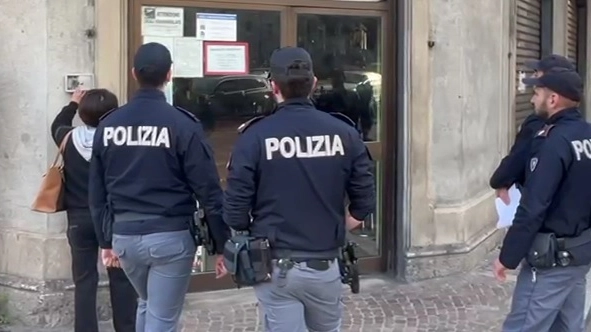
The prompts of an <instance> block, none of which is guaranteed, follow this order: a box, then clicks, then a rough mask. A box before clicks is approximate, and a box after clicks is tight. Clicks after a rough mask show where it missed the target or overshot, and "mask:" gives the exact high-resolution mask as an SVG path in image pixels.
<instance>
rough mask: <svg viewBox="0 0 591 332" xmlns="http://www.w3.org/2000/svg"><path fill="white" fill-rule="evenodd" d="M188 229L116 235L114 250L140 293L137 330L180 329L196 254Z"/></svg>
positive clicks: (173, 330)
mask: <svg viewBox="0 0 591 332" xmlns="http://www.w3.org/2000/svg"><path fill="white" fill-rule="evenodd" d="M195 250H196V248H195V243H194V240H193V236H192V235H191V234H190V233H189V231H188V230H186V231H177V232H164V233H154V234H148V235H117V234H114V235H113V251H114V252H115V254H116V255H118V256H119V260H120V262H121V267H122V268H123V270H124V271H125V274H127V276H128V278H129V280H130V281H131V283H132V284H133V287H134V288H135V290H136V291H137V293H138V295H139V298H140V299H139V304H138V310H137V321H136V328H135V330H136V332H176V331H178V325H179V320H180V316H181V312H182V309H183V304H184V302H185V295H186V293H187V289H188V287H189V281H190V279H191V268H192V265H193V259H194V257H195Z"/></svg>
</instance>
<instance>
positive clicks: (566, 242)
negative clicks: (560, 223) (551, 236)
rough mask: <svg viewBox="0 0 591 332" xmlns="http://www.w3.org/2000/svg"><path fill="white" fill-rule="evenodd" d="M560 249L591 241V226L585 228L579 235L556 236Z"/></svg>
mask: <svg viewBox="0 0 591 332" xmlns="http://www.w3.org/2000/svg"><path fill="white" fill-rule="evenodd" d="M556 242H557V245H558V250H568V249H571V248H574V247H578V246H582V245H585V244H587V243H589V242H591V228H590V229H586V230H584V231H583V232H582V233H581V235H579V236H577V237H559V238H556Z"/></svg>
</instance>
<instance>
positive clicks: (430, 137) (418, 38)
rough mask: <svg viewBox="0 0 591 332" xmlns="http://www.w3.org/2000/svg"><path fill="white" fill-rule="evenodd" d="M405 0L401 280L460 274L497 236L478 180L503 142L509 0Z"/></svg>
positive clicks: (489, 198)
mask: <svg viewBox="0 0 591 332" xmlns="http://www.w3.org/2000/svg"><path fill="white" fill-rule="evenodd" d="M407 4H409V5H410V6H412V8H411V10H410V13H409V14H410V22H411V23H410V24H411V31H410V36H411V37H410V39H411V47H410V49H411V51H410V58H409V59H407V60H408V65H409V66H410V75H409V76H410V86H411V91H410V101H409V109H408V110H407V112H408V113H407V115H408V122H409V123H408V125H409V126H410V128H411V130H410V135H409V137H408V139H409V142H408V143H409V144H410V156H409V160H408V162H409V163H410V166H409V167H408V168H409V169H410V170H411V171H410V172H411V173H410V174H409V175H410V178H409V181H410V199H409V206H408V207H407V208H408V209H410V218H409V220H408V221H407V222H408V223H409V224H408V230H409V232H410V234H408V237H407V239H408V242H409V243H408V244H407V246H406V247H407V250H406V252H405V256H406V257H405V260H406V261H405V265H406V271H405V277H406V278H407V279H411V280H412V279H422V278H428V277H434V276H440V275H445V274H448V273H453V272H459V271H464V270H466V269H468V268H470V267H473V266H474V265H475V264H477V263H478V261H479V260H480V259H481V258H482V257H484V256H485V255H486V253H487V252H488V251H490V250H491V249H492V248H494V247H495V246H496V245H497V244H498V243H499V240H500V238H501V236H502V234H501V233H500V232H497V231H496V230H495V219H496V213H495V211H494V204H493V192H492V190H491V189H490V188H489V187H488V179H489V177H490V175H491V173H492V172H493V170H494V169H495V167H496V166H497V164H498V162H499V160H500V158H501V156H502V155H504V154H505V153H506V150H507V145H508V134H507V133H508V131H509V127H510V126H509V118H510V112H511V109H512V105H511V103H512V98H510V91H513V90H512V88H511V86H512V85H511V84H510V78H511V77H514V76H511V71H513V70H514V69H513V68H514V67H513V66H511V65H510V63H511V54H510V52H509V51H510V50H509V47H510V46H511V45H512V43H511V42H510V35H511V34H510V20H509V19H510V15H511V14H512V4H513V3H512V0H500V1H489V0H471V1H463V0H446V1H444V0H413V1H408V3H407Z"/></svg>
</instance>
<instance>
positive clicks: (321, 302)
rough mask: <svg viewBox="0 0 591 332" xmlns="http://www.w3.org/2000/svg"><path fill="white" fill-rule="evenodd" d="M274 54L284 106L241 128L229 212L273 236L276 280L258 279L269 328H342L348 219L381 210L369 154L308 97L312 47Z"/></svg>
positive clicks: (274, 76)
mask: <svg viewBox="0 0 591 332" xmlns="http://www.w3.org/2000/svg"><path fill="white" fill-rule="evenodd" d="M270 63H271V74H270V79H271V85H272V89H273V94H274V96H275V98H276V100H277V102H278V108H277V111H276V112H275V113H273V114H272V115H269V116H267V117H263V118H255V119H254V120H251V121H250V122H249V123H247V124H245V125H243V126H242V128H241V131H242V133H241V135H239V137H238V140H237V142H236V145H235V146H234V150H233V152H232V155H231V158H230V161H229V163H228V172H229V173H228V182H227V189H226V200H225V204H224V220H225V221H226V223H227V224H228V225H229V226H230V227H232V228H234V229H236V230H238V231H250V235H251V236H253V237H257V238H266V239H268V240H269V244H270V247H271V252H272V255H273V257H274V258H275V259H276V261H275V262H276V267H275V270H274V274H273V276H272V281H271V282H266V283H261V284H259V285H256V286H255V287H254V289H255V292H256V296H257V298H258V300H259V303H260V305H261V308H262V310H263V312H264V316H265V324H266V331H273V332H301V331H306V328H307V329H308V330H310V331H326V332H329V331H339V330H340V324H341V315H342V302H341V297H342V292H343V288H342V287H343V285H342V283H341V278H340V273H339V267H338V263H337V257H338V256H339V254H340V247H341V246H342V245H343V244H344V243H345V234H346V225H345V220H346V218H348V219H349V220H353V223H358V222H359V221H360V220H363V219H365V218H366V217H367V216H368V215H369V214H370V213H372V212H373V211H374V209H375V204H376V196H375V187H374V178H373V175H372V173H371V172H370V169H371V160H370V157H369V154H368V151H367V149H366V147H365V145H364V143H363V141H362V139H361V137H360V134H359V133H358V132H357V131H356V130H355V128H354V127H353V126H351V125H350V124H347V123H345V122H344V121H343V120H342V119H339V118H337V117H335V116H332V115H331V114H328V113H325V112H321V111H318V110H317V109H316V108H315V107H314V106H313V104H312V102H311V101H310V95H311V93H312V91H313V88H314V87H315V84H316V81H317V80H316V77H315V76H314V73H313V70H312V68H313V64H312V59H311V57H310V54H308V52H306V51H305V50H304V49H302V48H295V47H285V48H281V49H278V50H276V51H275V52H274V53H273V54H272V56H271V61H270ZM347 195H348V197H349V200H350V205H349V206H348V213H347V216H346V213H345V207H344V201H345V197H346V196H347ZM251 219H252V221H251Z"/></svg>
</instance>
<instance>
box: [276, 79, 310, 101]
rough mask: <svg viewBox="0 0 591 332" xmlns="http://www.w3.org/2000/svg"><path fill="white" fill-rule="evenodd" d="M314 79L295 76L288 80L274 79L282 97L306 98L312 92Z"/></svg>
mask: <svg viewBox="0 0 591 332" xmlns="http://www.w3.org/2000/svg"><path fill="white" fill-rule="evenodd" d="M313 84H314V81H313V80H311V79H309V78H296V79H291V80H289V81H275V85H277V88H278V89H279V91H280V92H281V95H282V96H283V98H284V99H293V98H308V97H309V96H310V94H311V93H312V88H313V86H312V85H313Z"/></svg>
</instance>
